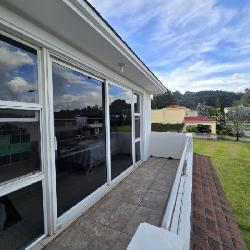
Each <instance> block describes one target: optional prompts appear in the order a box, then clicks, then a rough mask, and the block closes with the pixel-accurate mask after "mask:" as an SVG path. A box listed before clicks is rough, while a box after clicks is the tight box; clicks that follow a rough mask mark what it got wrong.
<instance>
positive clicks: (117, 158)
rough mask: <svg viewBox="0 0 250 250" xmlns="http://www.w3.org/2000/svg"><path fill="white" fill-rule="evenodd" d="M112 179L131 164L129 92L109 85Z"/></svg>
mask: <svg viewBox="0 0 250 250" xmlns="http://www.w3.org/2000/svg"><path fill="white" fill-rule="evenodd" d="M109 105H110V108H109V109H110V128H111V132H110V137H111V138H110V142H111V176H112V179H113V178H115V177H116V176H118V175H119V174H120V173H122V172H123V171H125V170H126V169H127V168H128V167H130V166H131V165H132V164H133V161H132V123H131V92H130V91H129V90H125V89H123V88H120V87H117V86H114V85H111V84H110V85H109Z"/></svg>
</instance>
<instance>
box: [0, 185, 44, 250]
mask: <svg viewBox="0 0 250 250" xmlns="http://www.w3.org/2000/svg"><path fill="white" fill-rule="evenodd" d="M43 234H44V221H43V196H42V185H41V182H39V183H35V184H33V185H31V186H28V187H25V188H23V189H20V190H18V191H16V192H13V193H11V194H8V195H5V196H3V197H0V248H1V249H4V250H8V249H11V250H12V249H24V247H25V246H27V245H29V244H31V243H32V242H33V241H35V240H36V239H37V238H39V237H40V236H41V235H43Z"/></svg>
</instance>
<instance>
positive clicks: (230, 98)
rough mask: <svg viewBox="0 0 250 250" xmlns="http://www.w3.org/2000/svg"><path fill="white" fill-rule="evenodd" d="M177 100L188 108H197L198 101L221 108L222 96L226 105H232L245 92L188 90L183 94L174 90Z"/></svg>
mask: <svg viewBox="0 0 250 250" xmlns="http://www.w3.org/2000/svg"><path fill="white" fill-rule="evenodd" d="M173 95H174V96H175V97H176V99H177V102H178V103H179V104H182V105H184V106H186V107H187V108H192V109H193V108H196V106H197V105H198V103H205V104H206V105H208V106H212V107H217V108H220V102H221V101H222V99H221V98H223V99H224V105H223V106H225V107H231V106H232V104H233V102H234V101H238V100H240V99H241V97H242V96H243V93H235V92H229V91H221V90H204V91H198V92H190V91H187V92H185V93H184V94H181V93H180V92H179V91H176V92H173Z"/></svg>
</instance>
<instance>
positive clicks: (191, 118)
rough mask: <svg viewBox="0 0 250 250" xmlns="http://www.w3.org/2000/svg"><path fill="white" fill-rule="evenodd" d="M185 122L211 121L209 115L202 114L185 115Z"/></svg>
mask: <svg viewBox="0 0 250 250" xmlns="http://www.w3.org/2000/svg"><path fill="white" fill-rule="evenodd" d="M184 121H185V122H211V121H212V120H210V119H209V118H208V117H201V116H185V117H184Z"/></svg>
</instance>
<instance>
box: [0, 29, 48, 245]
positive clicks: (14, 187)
mask: <svg viewBox="0 0 250 250" xmlns="http://www.w3.org/2000/svg"><path fill="white" fill-rule="evenodd" d="M0 34H1V35H3V36H5V37H7V38H10V39H12V40H14V41H17V42H19V43H21V44H23V45H26V46H28V47H30V48H32V49H34V50H36V52H37V81H38V84H37V88H38V102H37V103H28V102H18V101H6V100H0V109H12V110H24V111H38V112H39V116H40V117H39V118H40V119H39V132H40V141H39V142H40V164H41V165H40V170H37V171H35V172H31V173H28V174H26V175H21V176H19V177H17V178H12V179H10V180H8V181H5V182H3V183H0V197H2V196H5V195H8V194H10V193H13V192H15V191H18V190H20V189H22V188H26V187H28V186H31V185H32V184H35V183H38V182H40V183H41V185H42V195H43V197H42V200H43V220H44V232H43V235H42V236H40V237H39V238H38V239H36V240H35V241H34V242H33V243H32V245H34V244H35V243H37V242H39V241H40V240H41V239H43V238H44V237H45V236H46V235H47V234H48V230H47V229H48V226H47V222H48V220H47V207H46V192H45V188H44V187H45V169H46V168H45V164H44V157H43V156H44V149H45V147H46V145H45V143H44V138H45V133H44V120H43V118H44V116H43V109H42V107H43V95H44V89H43V81H42V69H41V60H42V59H41V49H40V48H39V47H37V46H34V45H33V44H30V43H28V42H26V41H24V40H23V39H20V38H18V37H16V36H13V35H11V34H9V33H7V32H4V31H2V30H0ZM29 247H30V246H29ZM29 247H28V248H29Z"/></svg>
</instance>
